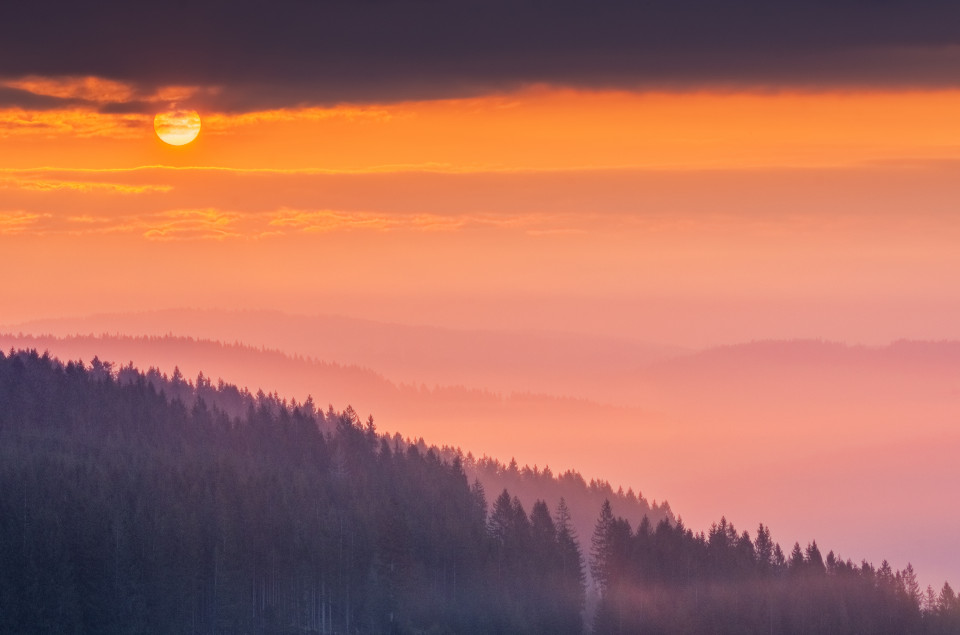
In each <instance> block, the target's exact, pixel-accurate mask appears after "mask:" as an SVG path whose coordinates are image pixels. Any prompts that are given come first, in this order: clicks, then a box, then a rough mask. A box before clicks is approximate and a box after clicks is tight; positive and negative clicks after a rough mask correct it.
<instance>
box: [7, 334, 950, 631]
mask: <svg viewBox="0 0 960 635" xmlns="http://www.w3.org/2000/svg"><path fill="white" fill-rule="evenodd" d="M464 463H465V458H464V457H463V456H462V455H461V454H460V453H457V452H455V451H451V450H447V451H438V450H436V449H434V448H427V447H425V446H423V445H422V444H420V443H407V442H405V441H403V440H401V439H400V438H399V437H387V436H383V435H380V434H378V433H377V431H376V426H375V425H374V422H373V419H372V418H370V419H368V420H367V421H366V422H362V421H361V420H360V418H359V417H357V415H356V414H355V413H354V412H353V410H352V409H350V408H348V409H346V410H345V411H344V412H340V413H337V412H335V411H333V410H332V409H328V411H327V412H317V410H316V409H315V408H314V406H313V404H311V403H308V404H290V403H286V402H284V401H282V400H280V399H278V398H277V397H275V396H269V395H264V394H262V393H261V394H258V395H256V396H252V395H250V394H249V393H247V392H245V391H243V390H240V389H237V388H236V387H234V386H230V385H226V384H223V385H220V386H217V387H214V386H212V384H211V383H210V382H209V381H208V380H206V379H205V378H203V377H200V378H198V381H197V383H196V384H195V385H192V386H191V384H190V383H189V382H186V381H185V380H184V379H183V378H182V377H179V376H174V377H173V378H170V379H169V380H165V379H163V378H162V377H158V376H157V375H155V374H154V375H148V374H143V373H140V372H139V371H137V370H135V369H134V368H132V367H125V368H121V369H118V370H117V371H116V372H114V370H113V369H112V368H111V367H110V366H109V365H108V364H104V363H102V362H100V361H99V360H94V361H93V362H92V363H91V364H89V365H84V364H81V363H77V362H70V363H67V364H63V363H60V362H58V361H56V360H53V359H51V358H49V357H47V356H45V355H44V356H40V355H38V354H37V353H36V352H12V351H11V353H10V354H3V353H0V563H2V566H0V632H3V633H34V632H36V633H46V632H51V633H52V632H57V633H424V632H432V633H580V632H584V631H590V630H592V631H593V632H595V633H646V632H651V633H731V634H733V633H771V632H772V633H810V632H818V633H830V634H832V633H957V632H960V601H958V599H957V597H956V595H955V593H954V592H953V591H952V589H951V588H950V586H949V585H946V584H945V585H944V586H943V588H942V589H941V590H940V592H939V593H935V592H934V590H933V589H928V590H927V591H923V590H922V589H921V588H920V587H919V585H918V583H917V578H916V573H915V572H914V571H913V569H912V567H909V566H908V567H907V568H906V569H904V570H903V571H893V570H892V568H891V567H890V565H888V564H887V563H886V562H884V563H883V564H882V565H881V566H880V567H874V566H873V565H871V564H868V563H865V562H862V563H860V564H859V565H854V564H853V563H852V562H850V561H845V560H843V559H842V558H840V557H838V556H836V555H835V554H833V553H832V552H829V553H827V555H826V556H823V555H822V553H821V551H820V548H819V547H818V546H817V544H816V542H811V543H809V544H808V545H807V547H806V549H802V548H801V546H800V545H799V544H797V545H795V546H794V548H793V550H792V551H791V552H790V553H789V554H786V553H784V550H783V549H781V548H780V546H779V545H778V544H776V543H775V542H774V541H773V539H772V537H771V533H770V531H769V530H768V529H767V528H766V527H763V526H761V527H760V529H759V530H758V531H757V533H756V535H755V536H751V535H750V534H748V533H747V532H740V531H737V530H736V529H735V528H734V526H733V524H732V523H730V522H728V521H727V520H725V519H722V520H721V521H720V522H719V523H717V524H716V525H714V526H713V527H711V528H710V530H709V531H708V532H705V533H694V532H693V531H692V530H691V529H688V528H686V527H684V525H683V524H682V522H680V521H679V520H675V519H673V517H672V516H666V515H661V518H660V520H658V521H652V520H651V519H650V518H649V517H647V518H646V519H643V520H641V521H640V522H639V523H631V522H630V521H629V520H628V519H625V518H622V517H620V516H618V515H616V514H615V513H614V510H613V508H612V507H611V505H610V504H609V503H603V504H602V505H600V506H599V507H598V512H599V517H598V518H597V516H596V515H595V516H594V520H595V522H593V521H592V522H591V524H592V525H593V530H592V532H591V535H590V536H584V535H582V534H581V541H586V540H587V539H589V545H584V548H585V550H586V551H587V552H588V553H583V552H582V551H581V547H580V545H579V544H578V540H577V537H576V534H577V532H576V531H575V529H574V524H573V521H572V518H571V513H570V508H569V506H568V505H567V504H566V502H565V501H564V500H562V499H561V500H560V501H559V502H558V504H556V505H548V504H547V503H545V502H544V501H542V500H541V501H535V502H534V503H533V504H531V505H528V506H525V505H524V504H523V503H522V501H521V500H520V498H518V497H517V496H515V495H514V494H513V493H511V491H509V490H501V491H494V492H490V491H487V492H485V491H484V488H483V486H482V485H480V484H479V483H478V482H473V483H472V484H471V481H470V480H469V479H468V477H467V474H466V472H465V469H464ZM474 464H475V469H478V470H484V469H493V470H494V471H497V472H504V473H506V474H507V476H506V477H504V478H515V477H514V476H511V475H512V474H514V473H515V474H516V475H517V477H516V478H519V481H517V482H518V483H520V484H521V485H522V484H523V482H524V479H525V478H526V479H528V481H529V482H535V481H537V480H538V479H539V480H545V479H546V480H549V481H550V482H553V483H561V481H562V480H563V476H561V478H560V479H556V478H555V477H553V476H552V475H544V474H543V472H542V471H536V472H535V471H534V470H531V469H527V470H520V469H514V468H513V467H510V466H507V467H506V468H504V467H503V466H502V465H500V464H497V463H496V462H491V461H486V462H483V461H481V462H477V461H474ZM491 466H493V467H491ZM524 474H525V476H524ZM569 478H573V477H572V476H571V477H569ZM581 481H582V479H581ZM561 484H562V483H561ZM584 488H586V490H587V491H594V493H602V492H603V491H604V488H603V487H599V486H597V485H596V484H591V485H590V486H588V485H586V484H584ZM626 496H627V495H624V497H626ZM488 501H490V502H489V503H488ZM594 513H595V514H596V513H597V512H594ZM588 570H589V572H590V574H591V578H592V580H591V581H590V583H589V585H588V583H587V575H586V574H587V571H588ZM588 586H589V587H590V588H589V595H591V596H593V597H594V598H595V602H593V603H592V604H593V605H594V606H591V610H586V611H585V610H584V609H585V608H587V602H586V601H585V598H586V596H587V593H586V591H587V588H588Z"/></svg>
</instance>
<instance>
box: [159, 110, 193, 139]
mask: <svg viewBox="0 0 960 635" xmlns="http://www.w3.org/2000/svg"><path fill="white" fill-rule="evenodd" d="M153 129H154V130H156V131H157V136H158V137H160V140H161V141H163V142H164V143H169V144H170V145H172V146H182V145H186V144H188V143H190V142H191V141H193V140H194V139H196V138H197V135H198V134H200V115H199V114H197V111H196V110H168V111H166V112H158V113H157V116H156V117H154V118H153Z"/></svg>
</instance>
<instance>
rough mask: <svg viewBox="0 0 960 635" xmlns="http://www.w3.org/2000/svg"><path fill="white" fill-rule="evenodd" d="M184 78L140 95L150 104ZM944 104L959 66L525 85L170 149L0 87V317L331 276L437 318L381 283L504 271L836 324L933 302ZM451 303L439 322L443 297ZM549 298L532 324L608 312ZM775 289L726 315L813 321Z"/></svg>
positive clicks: (273, 287)
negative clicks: (836, 88)
mask: <svg viewBox="0 0 960 635" xmlns="http://www.w3.org/2000/svg"><path fill="white" fill-rule="evenodd" d="M7 85H8V86H10V87H14V88H20V89H27V90H32V91H35V92H36V93H37V94H42V95H53V96H58V97H83V98H84V99H87V100H90V102H91V103H97V100H98V99H99V100H107V99H110V100H114V101H116V100H121V101H122V100H123V99H126V98H127V97H126V96H127V95H132V94H133V89H132V88H130V87H127V86H125V85H124V84H122V83H119V82H109V81H106V80H99V79H97V78H72V79H71V78H67V79H62V78H61V79H56V80H54V79H43V78H36V77H34V78H21V79H19V80H8V82H7ZM198 90H199V89H197V88H191V87H170V88H168V89H163V90H161V91H158V93H157V94H156V95H154V96H152V97H150V98H149V99H152V100H154V101H155V102H156V104H157V107H158V109H160V108H161V107H163V106H164V104H166V103H167V101H166V99H167V98H168V97H170V96H171V95H173V96H178V95H179V96H183V95H187V94H190V93H191V92H194V93H195V92H197V91H198ZM956 112H960V91H931V92H886V93H878V92H871V93H863V92H847V93H844V92H819V93H796V92H793V93H790V92H784V93H734V92H731V93H706V92H685V93H628V92H584V91H573V90H560V89H551V88H548V87H538V88H530V89H526V90H523V91H520V92H516V93H510V94H501V95H491V96H488V97H481V98H471V99H456V100H436V101H427V102H406V103H398V104H385V105H362V106H353V105H343V106H339V107H335V108H327V109H323V108H303V109H289V110H278V111H269V112H253V113H247V114H242V115H227V114H223V113H216V112H203V113H201V116H202V118H203V131H202V132H201V134H200V137H199V138H198V139H197V140H196V141H195V142H193V143H190V144H188V145H186V146H183V147H172V146H168V145H166V144H164V143H163V142H161V141H160V140H159V139H158V138H157V137H156V135H155V134H154V133H153V130H152V126H151V122H152V119H153V117H152V115H139V114H123V115H109V114H99V113H97V112H95V111H94V110H92V109H89V108H87V109H86V110H84V109H75V110H66V111H64V110H46V111H33V112H29V111H23V110H5V111H0V139H2V144H3V148H4V151H3V152H2V153H0V170H2V171H0V195H2V196H0V242H2V243H3V245H4V251H5V252H6V253H7V254H9V255H10V256H12V257H15V258H16V259H17V261H18V262H20V263H22V264H23V267H22V268H23V274H22V275H20V276H17V278H16V280H15V281H14V282H13V283H12V284H13V289H12V291H13V292H14V293H15V294H16V296H17V298H18V300H19V301H18V302H17V303H15V304H11V305H8V306H7V307H5V308H4V309H3V311H2V313H0V323H4V322H7V323H9V322H11V321H16V320H19V319H25V318H29V317H41V316H46V315H48V314H50V313H51V312H59V311H64V310H67V311H71V310H72V311H80V312H89V311H95V310H97V309H103V310H114V309H116V310H129V309H132V308H138V307H143V308H161V307H168V306H183V305H191V306H218V307H225V308H230V307H236V306H243V307H259V306H279V307H282V308H285V309H287V310H293V311H317V310H324V307H325V306H326V304H327V302H326V298H333V297H336V298H338V301H341V302H346V301H347V300H348V299H349V298H357V299H358V301H357V307H358V308H357V311H358V312H360V313H363V314H366V315H371V316H374V317H378V318H381V319H399V320H406V321H433V322H437V321H438V320H437V319H436V318H435V317H434V318H431V316H436V315H437V313H436V311H435V310H431V311H423V312H421V313H420V314H416V313H414V314H410V313H409V312H406V313H405V312H404V311H402V310H397V309H396V307H395V305H396V304H397V303H396V302H393V301H391V302H379V303H378V302H377V300H376V298H385V297H388V296H400V297H422V298H423V299H424V302H426V303H431V304H434V305H436V304H437V303H441V304H443V301H442V299H443V298H445V297H449V298H453V297H454V296H456V298H457V300H456V302H457V303H459V304H460V305H461V306H466V304H469V303H471V302H474V300H475V299H477V298H483V299H484V306H485V308H484V309H483V311H482V313H483V318H482V319H481V320H480V321H481V323H491V322H490V321H491V320H493V322H492V323H496V321H497V320H496V318H497V315H498V309H497V307H498V306H500V307H505V306H510V307H514V308H516V306H518V305H516V304H515V303H514V300H512V299H507V298H513V297H516V296H521V297H523V298H526V300H525V301H531V302H532V300H529V299H530V298H536V297H542V298H576V299H577V302H581V301H582V300H583V299H585V298H588V299H590V300H591V301H595V302H599V303H600V304H603V303H605V302H606V303H607V305H606V306H608V307H612V306H614V305H615V304H616V305H618V306H623V304H624V303H625V302H627V303H629V301H630V299H631V298H633V299H636V298H649V297H657V298H661V300H660V301H658V303H657V304H658V307H661V308H659V309H658V310H659V311H660V317H658V318H657V320H655V321H654V322H653V323H650V324H644V325H643V326H645V327H649V328H646V329H645V332H643V333H634V334H633V335H635V336H637V337H648V338H652V339H663V340H666V341H671V342H674V343H678V344H694V345H700V344H704V343H715V342H718V341H728V340H729V339H730V338H734V339H736V338H742V337H743V336H744V334H741V333H731V332H723V331H721V330H716V331H715V332H712V331H711V328H710V326H709V325H705V326H704V327H703V328H702V329H700V330H701V331H703V333H701V334H700V335H699V336H697V334H696V333H695V332H691V331H696V330H697V329H695V328H694V329H691V328H688V329H686V331H677V330H676V329H674V331H673V332H671V331H670V329H669V324H670V323H671V322H672V321H673V320H672V319H671V317H670V316H669V313H670V311H669V306H673V305H671V302H672V303H674V304H676V303H678V302H680V303H687V304H689V303H691V302H692V303H694V304H697V303H699V304H700V305H703V304H706V305H715V306H717V307H718V308H720V309H722V306H724V305H730V303H733V304H736V305H737V306H738V307H739V309H737V310H739V311H743V310H746V307H748V306H752V307H754V309H757V308H760V313H763V312H764V311H766V312H767V313H771V311H772V313H773V314H775V313H777V311H776V310H772V309H771V308H770V307H772V306H775V305H778V304H780V305H782V304H783V303H792V302H793V303H795V302H798V301H799V302H802V303H805V304H807V305H809V304H810V303H811V302H820V303H821V304H822V311H821V310H820V309H818V312H821V313H822V312H826V313H827V314H829V315H833V316H836V317H835V319H834V320H833V322H834V324H833V325H832V326H829V328H827V329H826V331H824V332H822V333H820V334H821V335H824V336H828V337H835V338H840V339H847V340H856V339H857V337H858V333H857V332H854V331H852V330H850V329H849V328H848V327H847V326H845V325H847V324H849V322H850V320H851V317H850V314H849V307H847V308H843V307H841V304H843V303H845V302H846V303H848V304H849V303H850V302H851V300H855V301H859V302H862V303H865V305H870V306H871V307H873V308H871V309H869V310H866V311H865V312H864V314H863V315H865V316H866V315H875V313H876V312H875V307H876V306H877V305H878V304H889V303H890V302H894V303H904V302H909V303H911V304H910V305H911V306H916V307H918V316H922V315H923V314H927V313H930V312H931V311H934V310H936V311H939V312H942V311H943V310H944V307H950V308H949V310H950V311H953V313H951V314H950V315H951V316H956V313H955V307H954V306H953V305H954V304H955V301H956V297H955V294H954V293H953V289H955V288H957V284H956V283H957V282H958V280H957V276H956V274H955V273H953V272H954V271H957V270H960V269H958V267H957V264H958V263H957V262H956V261H957V255H956V253H957V252H956V250H955V249H954V248H953V246H954V245H955V244H956V240H957V238H958V237H960V236H958V233H960V227H958V226H957V223H956V221H954V219H953V218H954V214H953V210H954V208H955V202H956V198H955V194H954V188H953V186H952V184H953V182H955V178H956V176H957V175H956V174H955V172H956V169H957V166H956V164H955V163H954V161H955V159H956V158H957V157H958V155H960V120H958V119H957V117H956V116H955V113H956ZM143 281H148V282H147V283H146V284H144V283H143ZM451 302H452V300H451ZM758 303H759V305H762V306H758ZM541 304H542V303H541ZM634 305H636V302H635V303H634ZM678 306H679V305H678ZM764 306H765V307H766V309H763V308H762V307H764ZM64 307H69V308H66V309H65V308H64ZM360 307H364V308H360ZM529 308H530V315H531V316H533V315H534V314H536V315H537V317H535V318H534V317H530V318H529V319H527V320H526V323H525V322H524V319H523V318H522V316H520V317H517V316H516V315H514V317H511V318H509V319H508V316H507V314H508V313H510V310H507V309H504V310H503V311H502V312H501V313H502V314H503V323H504V324H506V323H508V322H509V323H511V324H527V325H529V323H534V324H536V323H538V321H540V320H542V315H543V313H544V311H543V310H539V311H537V310H535V307H533V306H531V307H529ZM340 310H342V311H343V312H347V313H349V312H350V308H349V307H344V308H342V309H340ZM511 310H512V309H511ZM470 312H471V311H469V310H467V309H463V310H461V311H459V313H460V314H465V313H470ZM455 313H457V312H456V311H452V312H449V313H448V316H447V318H444V319H448V318H449V319H454V320H455V321H456V320H460V321H462V320H463V319H464V316H463V315H460V317H456V318H455V317H453V316H454V314H455ZM521 313H522V312H521ZM561 313H562V314H563V315H562V316H557V317H556V319H555V320H554V321H553V323H547V324H543V325H544V326H547V327H550V328H557V329H561V330H592V329H596V328H603V327H604V325H603V324H598V323H597V322H596V320H595V319H593V318H590V319H587V318H586V317H584V319H582V320H580V319H578V317H577V316H576V315H573V313H574V312H572V311H570V310H569V307H568V310H564V311H561ZM607 313H608V314H610V313H612V311H610V310H608V311H607ZM628 313H629V314H630V315H631V316H632V318H631V319H635V318H637V317H638V316H639V313H641V311H640V309H638V308H637V307H636V306H633V308H632V309H630V310H629V311H628ZM780 313H787V312H786V311H780ZM514 314H516V311H514ZM773 314H771V315H770V316H769V319H768V320H766V321H764V322H763V323H762V324H754V325H751V328H752V329H753V330H752V331H750V329H746V330H745V333H747V332H753V333H763V334H765V335H770V336H791V335H817V333H809V332H799V331H798V329H797V324H795V323H790V321H789V319H785V317H786V316H783V315H781V316H780V317H779V318H777V317H776V315H773ZM610 319H611V322H610V324H609V325H608V327H609V328H616V329H617V330H618V332H620V333H621V334H625V335H627V334H630V333H628V331H629V328H630V327H629V325H624V324H617V325H616V326H614V322H616V318H615V317H613V316H611V318H610ZM808 319H809V316H807V317H806V318H804V319H801V320H799V322H801V323H802V322H804V320H808ZM853 319H855V318H853ZM771 320H772V321H771ZM777 320H779V322H777ZM904 320H905V322H904ZM439 321H441V322H442V320H439ZM625 321H626V322H629V321H630V320H625ZM945 321H946V320H945ZM904 323H905V324H906V327H907V330H908V332H906V333H903V334H905V335H911V336H925V335H926V336H930V337H947V336H951V337H953V336H960V329H957V328H956V327H952V326H950V327H946V329H944V328H941V327H940V326H937V325H932V324H930V320H929V319H927V320H926V323H925V322H924V320H923V319H921V317H916V316H915V317H910V316H906V317H904V316H900V317H897V318H896V321H891V322H890V323H889V324H886V325H885V326H883V327H882V328H876V329H874V330H873V331H870V332H865V334H864V335H862V337H863V338H865V339H868V340H871V341H884V340H886V339H889V338H890V337H892V336H895V334H896V330H897V328H898V325H899V324H904ZM641 324H642V323H641ZM650 329H652V332H651V330H650ZM658 329H659V330H658ZM923 329H929V330H928V331H926V332H924V331H923Z"/></svg>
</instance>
